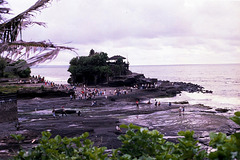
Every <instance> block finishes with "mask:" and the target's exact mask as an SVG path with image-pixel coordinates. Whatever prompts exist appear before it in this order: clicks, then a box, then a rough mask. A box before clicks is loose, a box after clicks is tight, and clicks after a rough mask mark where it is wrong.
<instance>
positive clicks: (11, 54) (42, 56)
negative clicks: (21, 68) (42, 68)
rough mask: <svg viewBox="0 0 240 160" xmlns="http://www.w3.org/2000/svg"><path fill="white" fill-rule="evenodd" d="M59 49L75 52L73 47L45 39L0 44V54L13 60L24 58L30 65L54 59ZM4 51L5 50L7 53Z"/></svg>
mask: <svg viewBox="0 0 240 160" xmlns="http://www.w3.org/2000/svg"><path fill="white" fill-rule="evenodd" d="M61 50H70V51H73V52H75V48H72V47H66V46H59V45H54V44H53V43H51V42H46V41H42V42H24V41H16V42H11V43H1V44H0V53H1V54H2V55H1V54H0V56H2V57H5V58H8V59H11V60H13V62H14V61H17V60H19V59H25V60H26V61H27V63H28V64H29V65H30V66H32V65H35V64H38V63H42V62H45V61H48V60H53V59H55V58H56V57H57V55H58V53H59V52H60V51H61ZM5 52H7V54H6V53H5ZM4 55H5V56H4Z"/></svg>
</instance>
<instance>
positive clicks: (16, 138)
mask: <svg viewBox="0 0 240 160" xmlns="http://www.w3.org/2000/svg"><path fill="white" fill-rule="evenodd" d="M11 137H13V138H14V139H15V140H16V141H17V142H18V143H19V142H21V141H22V140H24V139H25V137H24V136H22V135H21V134H11Z"/></svg>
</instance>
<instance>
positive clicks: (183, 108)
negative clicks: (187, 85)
mask: <svg viewBox="0 0 240 160" xmlns="http://www.w3.org/2000/svg"><path fill="white" fill-rule="evenodd" d="M184 111H185V106H182V113H183V115H184Z"/></svg>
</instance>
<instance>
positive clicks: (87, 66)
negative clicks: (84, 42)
mask: <svg viewBox="0 0 240 160" xmlns="http://www.w3.org/2000/svg"><path fill="white" fill-rule="evenodd" d="M107 60H108V55H107V53H104V52H101V53H97V52H94V50H91V51H90V54H89V56H81V57H76V58H73V59H72V60H71V61H70V66H69V69H68V71H69V72H70V73H71V81H72V82H73V83H85V84H98V83H104V82H107V81H108V78H109V77H111V76H112V75H115V76H118V75H122V74H124V73H126V72H127V71H126V70H127V69H126V67H125V63H124V62H123V60H122V59H118V60H117V61H116V63H108V62H107ZM71 81H70V80H69V82H71Z"/></svg>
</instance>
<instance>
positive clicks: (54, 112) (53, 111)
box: [52, 107, 56, 118]
mask: <svg viewBox="0 0 240 160" xmlns="http://www.w3.org/2000/svg"><path fill="white" fill-rule="evenodd" d="M52 115H53V117H54V118H56V110H55V108H54V107H53V109H52Z"/></svg>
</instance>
